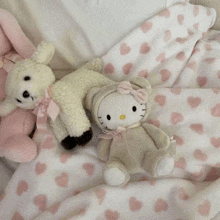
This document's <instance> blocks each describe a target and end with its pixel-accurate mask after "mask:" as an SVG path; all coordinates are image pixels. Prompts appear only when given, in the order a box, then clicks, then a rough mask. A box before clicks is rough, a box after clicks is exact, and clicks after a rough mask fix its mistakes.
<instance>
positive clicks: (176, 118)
mask: <svg viewBox="0 0 220 220" xmlns="http://www.w3.org/2000/svg"><path fill="white" fill-rule="evenodd" d="M183 120H184V119H183V116H182V115H181V114H180V113H178V112H173V113H172V114H171V119H170V121H171V123H172V124H173V125H175V124H177V123H180V122H182V121H183Z"/></svg>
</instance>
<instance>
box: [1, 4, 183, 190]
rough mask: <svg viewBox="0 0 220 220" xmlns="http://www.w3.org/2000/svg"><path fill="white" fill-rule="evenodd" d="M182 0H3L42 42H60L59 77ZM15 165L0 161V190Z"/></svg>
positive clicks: (56, 62)
mask: <svg viewBox="0 0 220 220" xmlns="http://www.w3.org/2000/svg"><path fill="white" fill-rule="evenodd" d="M182 1H184V0H135V1H133V0H129V1H128V0H117V1H116V0H114V1H109V0H73V1H72V0H47V1H45V0H38V1H35V0H19V1H17V0H1V1H0V8H3V9H6V10H8V11H9V12H11V13H12V14H13V15H14V17H15V18H16V19H17V20H18V22H19V24H20V25H21V27H22V29H23V30H24V32H25V34H26V35H27V36H28V37H29V38H30V40H31V41H32V42H33V43H34V44H35V45H38V44H39V43H40V41H41V40H49V41H51V42H53V43H54V44H55V46H56V54H55V57H54V59H53V61H52V63H51V67H52V68H53V70H54V72H55V74H56V76H57V78H61V77H62V76H63V75H64V74H66V73H68V72H70V71H72V70H73V69H74V68H77V67H79V66H80V65H82V63H85V62H86V61H88V60H89V59H91V58H93V57H97V56H101V55H103V54H105V53H106V52H107V51H108V50H109V49H110V48H111V47H112V46H113V45H114V44H116V43H117V42H118V41H119V40H121V39H122V38H123V37H124V36H125V35H126V34H128V33H129V31H131V30H132V29H134V28H135V27H137V26H138V25H139V24H140V23H142V22H143V21H144V20H146V19H147V18H149V17H151V16H153V15H154V14H156V13H157V12H158V11H160V10H162V9H164V8H165V7H168V6H170V5H172V4H175V3H177V2H182ZM15 167H16V165H14V164H12V163H9V162H7V161H0V176H1V178H0V192H1V191H2V190H3V189H4V188H5V186H6V185H7V182H8V180H9V179H10V177H11V175H12V173H13V172H14V169H15Z"/></svg>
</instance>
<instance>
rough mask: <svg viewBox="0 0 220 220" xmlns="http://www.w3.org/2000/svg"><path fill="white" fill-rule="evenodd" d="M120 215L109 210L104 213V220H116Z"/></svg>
mask: <svg viewBox="0 0 220 220" xmlns="http://www.w3.org/2000/svg"><path fill="white" fill-rule="evenodd" d="M119 216H120V214H119V213H118V212H117V211H112V210H110V209H108V210H106V211H105V218H106V220H118V219H119Z"/></svg>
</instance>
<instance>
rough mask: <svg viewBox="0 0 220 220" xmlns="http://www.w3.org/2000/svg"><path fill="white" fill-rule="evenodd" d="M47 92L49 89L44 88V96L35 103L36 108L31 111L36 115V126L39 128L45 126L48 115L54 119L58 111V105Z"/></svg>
mask: <svg viewBox="0 0 220 220" xmlns="http://www.w3.org/2000/svg"><path fill="white" fill-rule="evenodd" d="M49 93H50V88H49V90H47V89H46V90H45V96H44V98H43V99H42V100H41V101H40V102H39V103H37V105H36V108H35V109H34V111H33V113H34V114H35V115H37V128H38V129H41V130H42V129H45V128H46V122H47V116H50V118H51V119H52V120H53V121H55V119H56V118H57V116H58V114H59V113H60V107H59V106H58V105H57V103H56V102H55V101H54V100H53V99H52V98H51V96H50V95H49Z"/></svg>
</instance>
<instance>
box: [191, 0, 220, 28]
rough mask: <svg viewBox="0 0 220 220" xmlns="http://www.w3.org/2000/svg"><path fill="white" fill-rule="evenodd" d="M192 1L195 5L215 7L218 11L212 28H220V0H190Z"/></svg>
mask: <svg viewBox="0 0 220 220" xmlns="http://www.w3.org/2000/svg"><path fill="white" fill-rule="evenodd" d="M190 3H192V4H195V5H203V6H206V7H210V8H214V9H215V10H216V12H217V17H216V21H215V24H214V25H213V27H212V29H214V30H220V3H219V0H190Z"/></svg>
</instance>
